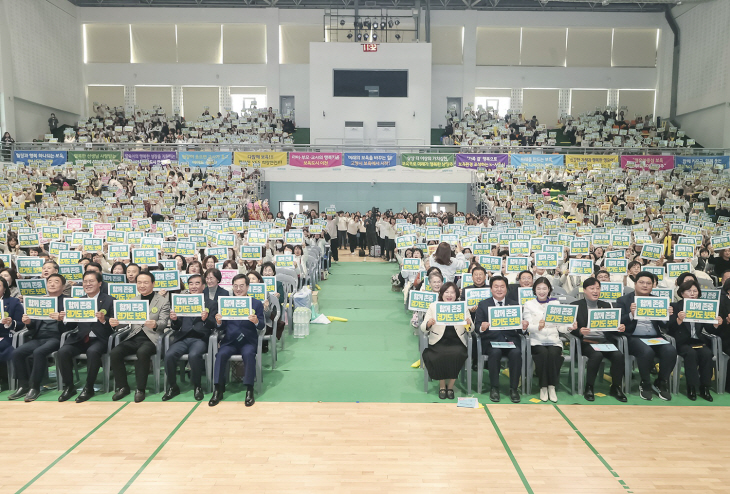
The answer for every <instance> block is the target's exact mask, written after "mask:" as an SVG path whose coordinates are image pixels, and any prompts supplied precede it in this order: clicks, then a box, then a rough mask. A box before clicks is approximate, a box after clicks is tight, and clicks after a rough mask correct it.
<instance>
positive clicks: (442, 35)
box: [431, 26, 464, 65]
mask: <svg viewBox="0 0 730 494" xmlns="http://www.w3.org/2000/svg"><path fill="white" fill-rule="evenodd" d="M431 63H432V64H433V65H461V64H462V63H464V26H434V27H432V28H431Z"/></svg>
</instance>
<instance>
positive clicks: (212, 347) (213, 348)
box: [164, 331, 218, 393]
mask: <svg viewBox="0 0 730 494" xmlns="http://www.w3.org/2000/svg"><path fill="white" fill-rule="evenodd" d="M173 334H174V331H168V332H167V333H165V336H164V350H165V353H167V351H168V350H169V349H170V345H171V343H170V337H171V336H172V335H173ZM173 343H174V342H173ZM217 351H218V333H216V332H215V331H213V333H211V335H210V337H209V338H208V351H207V352H206V353H204V354H203V359H204V360H205V377H206V379H208V392H209V393H212V392H213V356H214V355H215V353H216V352H217ZM187 361H188V354H187V353H186V354H185V355H183V356H182V357H180V360H178V361H177V365H178V368H179V372H180V381H182V382H185V363H186V362H187ZM167 370H168V369H165V371H167ZM177 370H178V369H175V371H177ZM167 386H168V383H167V372H165V389H167Z"/></svg>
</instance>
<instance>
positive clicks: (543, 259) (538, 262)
mask: <svg viewBox="0 0 730 494" xmlns="http://www.w3.org/2000/svg"><path fill="white" fill-rule="evenodd" d="M535 267H536V268H542V269H557V268H558V254H557V253H556V252H535Z"/></svg>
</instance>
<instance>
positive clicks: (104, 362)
mask: <svg viewBox="0 0 730 494" xmlns="http://www.w3.org/2000/svg"><path fill="white" fill-rule="evenodd" d="M71 333H73V331H66V332H65V333H63V334H62V335H61V348H63V344H64V343H65V342H66V338H67V337H68V335H69V334H71ZM115 336H116V333H112V334H111V335H110V336H109V339H108V340H107V348H106V353H105V354H104V355H102V356H101V368H102V371H103V372H104V392H105V393H108V392H109V381H110V379H109V375H110V374H111V363H110V360H109V352H111V351H112V347H113V346H114V338H115ZM86 359H87V357H86V354H85V353H82V354H80V355H77V356H76V357H74V358H73V365H74V372H75V373H76V380H77V381H78V380H79V369H78V366H77V365H76V363H77V361H78V360H86ZM54 360H55V362H56V373H57V375H58V389H63V387H64V384H63V379H61V373H60V372H58V358H57V356H55V355H54ZM71 386H73V383H71Z"/></svg>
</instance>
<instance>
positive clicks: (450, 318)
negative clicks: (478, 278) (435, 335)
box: [436, 302, 466, 326]
mask: <svg viewBox="0 0 730 494" xmlns="http://www.w3.org/2000/svg"><path fill="white" fill-rule="evenodd" d="M436 324H443V325H445V326H453V325H455V324H466V302H436Z"/></svg>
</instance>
